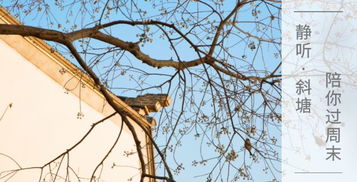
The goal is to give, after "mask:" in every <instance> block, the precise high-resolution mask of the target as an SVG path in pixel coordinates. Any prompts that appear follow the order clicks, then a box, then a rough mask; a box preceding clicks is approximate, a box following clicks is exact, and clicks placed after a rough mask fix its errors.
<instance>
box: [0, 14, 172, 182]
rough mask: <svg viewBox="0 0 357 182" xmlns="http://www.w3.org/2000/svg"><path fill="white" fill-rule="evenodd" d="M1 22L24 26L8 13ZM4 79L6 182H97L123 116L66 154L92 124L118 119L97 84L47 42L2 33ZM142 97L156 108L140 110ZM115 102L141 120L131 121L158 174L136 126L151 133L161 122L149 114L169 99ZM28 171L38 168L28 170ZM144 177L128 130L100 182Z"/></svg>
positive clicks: (1, 175) (1, 116)
mask: <svg viewBox="0 0 357 182" xmlns="http://www.w3.org/2000/svg"><path fill="white" fill-rule="evenodd" d="M0 23H6V24H19V22H18V21H16V19H14V18H13V17H12V16H11V15H9V14H8V13H7V12H6V11H5V10H3V9H0ZM0 80H1V82H0V181H6V180H8V179H9V180H8V181H13V182H25V181H26V182H32V181H53V180H54V178H56V180H55V181H66V180H67V181H79V180H80V181H90V177H91V176H92V173H93V171H94V169H95V168H96V166H97V165H98V164H100V161H101V160H102V159H103V158H104V157H105V156H106V154H107V153H108V151H110V148H111V147H112V146H113V144H114V142H115V140H116V138H117V136H118V134H119V132H120V128H121V126H122V120H121V117H120V116H119V115H118V114H116V115H115V116H113V117H111V118H110V119H109V120H107V121H105V122H103V123H101V124H98V125H97V126H96V127H95V128H94V129H93V130H92V132H91V133H90V134H89V135H88V136H87V137H86V138H85V139H84V140H83V141H82V142H81V143H80V144H78V146H76V147H75V148H74V149H73V150H71V151H69V153H68V154H69V155H68V154H67V153H65V154H64V155H61V154H63V153H64V152H66V151H67V149H71V147H73V146H74V145H75V144H76V143H77V142H78V141H80V140H81V138H82V137H83V136H85V134H86V133H87V132H88V130H89V129H90V128H91V126H92V124H93V123H95V122H97V121H99V120H101V119H103V118H104V117H106V116H109V115H111V114H112V113H114V110H113V109H112V108H111V107H110V106H109V105H108V104H107V103H106V101H105V99H104V98H103V96H102V95H101V94H100V92H99V91H98V90H96V89H95V87H94V86H93V82H92V81H91V79H89V77H88V76H87V75H85V74H83V73H82V72H81V71H80V70H79V69H77V68H76V67H75V66H74V65H72V64H71V63H70V62H69V61H68V60H66V59H65V58H64V57H63V56H61V55H60V54H58V53H57V52H54V51H53V50H52V49H51V48H50V46H49V45H47V44H46V43H45V42H44V41H41V40H38V39H35V38H32V37H22V36H15V35H1V36H0ZM155 98H157V100H153V99H155ZM140 99H150V101H151V102H152V103H151V104H147V103H145V104H140V103H141V102H139V101H141V100H140ZM123 100H125V102H124V101H123ZM115 102H116V103H117V104H118V105H119V107H120V108H122V109H124V110H126V111H127V112H129V113H131V115H133V116H135V118H130V120H131V122H132V123H133V125H134V126H135V129H136V131H137V133H138V136H139V139H140V140H141V144H142V151H143V153H144V155H145V162H146V169H147V173H148V174H151V175H154V174H155V169H154V162H153V147H152V144H151V142H150V140H149V139H148V137H147V136H146V135H145V133H144V132H143V131H142V130H141V129H140V127H139V126H138V125H136V124H135V122H134V120H135V121H137V122H138V123H140V124H141V125H143V126H145V128H146V130H147V131H149V132H150V133H151V127H152V126H153V125H154V124H155V122H154V120H153V119H147V117H146V115H147V114H148V113H150V112H152V111H158V110H159V109H160V107H161V106H167V105H168V104H169V103H170V100H169V98H168V97H167V96H165V95H159V96H157V95H146V96H142V97H140V98H121V99H120V98H118V97H116V99H115ZM128 104H130V105H128ZM58 156H60V157H59V158H58V159H57V160H55V161H53V162H52V163H51V164H50V165H46V164H47V163H48V162H49V161H51V160H53V159H55V158H56V157H58ZM43 166H44V167H43ZM29 167H34V168H31V169H25V168H29ZM36 167H43V168H36ZM18 169H21V170H18ZM56 174H58V175H57V177H55V176H56ZM140 175H141V171H140V163H139V159H138V157H137V153H136V149H135V144H134V141H133V138H132V135H131V133H130V131H129V130H128V128H127V127H125V126H124V127H123V131H122V133H121V136H120V138H119V141H118V143H117V144H116V145H115V147H114V148H113V150H112V151H111V153H110V154H109V156H108V157H107V158H106V160H105V161H104V163H103V166H101V167H99V168H98V170H97V172H96V173H95V175H94V176H95V178H96V180H95V181H106V182H112V181H116V182H121V181H123V182H124V181H128V180H129V181H130V180H131V181H139V179H140ZM99 176H100V178H99ZM98 178H99V179H98ZM146 181H154V180H152V179H151V180H149V179H147V180H146Z"/></svg>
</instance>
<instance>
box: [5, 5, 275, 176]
mask: <svg viewBox="0 0 357 182" xmlns="http://www.w3.org/2000/svg"><path fill="white" fill-rule="evenodd" d="M0 2H1V4H2V5H3V6H4V7H5V8H6V9H7V10H8V11H9V12H11V13H12V14H13V15H14V16H16V17H17V18H18V19H19V20H20V21H21V22H23V25H5V24H1V25H0V34H5V35H22V36H32V37H36V38H39V39H42V40H45V41H48V43H49V44H51V45H52V46H53V49H54V50H56V51H58V52H60V53H61V54H63V55H65V56H67V58H68V59H70V60H71V61H73V63H74V64H77V65H79V66H80V68H81V69H83V71H84V72H85V73H86V74H88V75H89V76H90V77H91V79H93V81H94V82H95V84H96V86H97V87H98V89H99V90H100V91H101V93H102V94H103V95H104V97H105V98H106V100H107V102H108V103H109V104H110V105H111V106H112V107H113V108H114V110H115V111H116V113H118V114H120V115H121V116H122V118H124V120H123V121H124V125H126V126H127V127H128V128H129V129H130V131H131V133H132V136H133V138H134V140H135V142H136V144H137V155H138V156H139V158H140V161H141V166H142V168H141V170H142V175H141V179H142V180H143V179H145V178H155V179H157V180H164V181H175V178H176V176H179V173H181V172H182V171H183V170H184V169H190V170H191V169H192V170H193V171H197V173H198V174H197V173H196V175H195V176H192V178H193V177H196V178H197V179H196V178H193V179H194V180H193V181H240V180H243V179H244V180H254V179H258V181H259V179H261V177H259V176H261V174H264V175H265V176H267V178H270V180H271V181H278V180H279V174H280V167H279V166H280V154H279V150H280V145H279V138H280V137H279V136H280V125H281V123H280V122H281V114H280V98H281V95H280V93H281V89H280V81H281V75H280V66H281V63H280V62H281V57H280V40H281V39H280V24H279V21H280V9H281V8H280V4H281V2H280V1H278V0H232V1H224V0H207V1H201V0H182V1H168V0H145V1H139V0H70V1H65V0H56V1H46V0H26V1H18V0H16V1H15V0H11V1H4V0H0ZM127 80H129V81H130V84H129V82H128V81H127ZM109 92H112V93H115V94H117V95H120V96H137V95H142V94H146V93H165V94H169V95H170V96H171V98H172V101H173V104H172V106H171V107H168V108H165V109H164V110H163V111H161V112H160V113H158V114H156V115H155V118H156V120H157V126H156V127H155V128H153V132H154V135H153V136H152V137H151V136H150V138H151V140H152V141H153V143H154V147H155V152H156V157H155V162H156V168H157V174H158V175H157V176H150V175H148V174H146V173H145V164H144V160H143V154H142V153H141V150H140V142H139V141H138V139H137V136H136V135H137V134H136V131H135V129H134V128H133V126H132V123H131V122H129V121H128V120H127V119H125V118H126V116H128V117H130V114H128V113H126V112H125V111H123V110H122V109H120V108H119V107H118V106H117V105H116V104H115V103H114V102H113V101H112V95H111V94H109ZM114 114H115V113H114ZM114 114H113V115H114ZM101 121H102V120H101ZM101 121H99V122H97V123H96V124H100V123H101ZM96 124H95V125H96ZM95 125H93V127H95ZM88 133H90V131H89V132H88ZM84 138H85V136H84ZM79 142H81V141H79ZM73 147H75V146H73ZM66 152H70V151H66ZM184 152H190V153H191V154H192V157H183V154H182V153H184ZM65 154H66V153H64V154H63V155H61V156H59V157H58V158H56V160H57V159H59V158H61V157H64V156H65ZM109 154H110V152H109V153H108V155H109ZM104 160H105V159H104ZM51 162H53V161H49V163H48V164H47V165H49V164H51ZM43 167H44V166H42V168H43ZM40 168H41V167H40ZM195 168H197V169H198V170H196V169H195ZM25 169H26V168H19V170H25ZM260 173H261V174H260ZM265 179H266V178H265ZM265 181H267V180H265Z"/></svg>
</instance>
